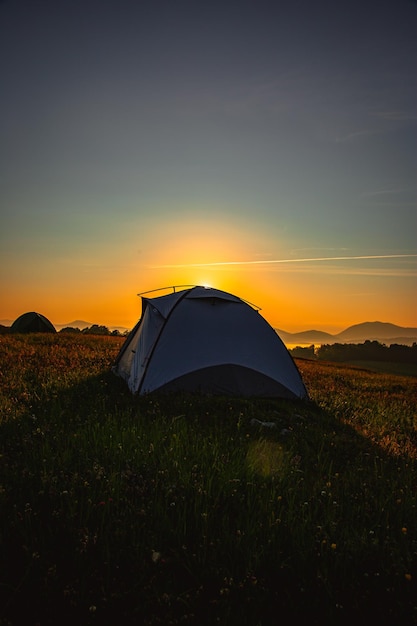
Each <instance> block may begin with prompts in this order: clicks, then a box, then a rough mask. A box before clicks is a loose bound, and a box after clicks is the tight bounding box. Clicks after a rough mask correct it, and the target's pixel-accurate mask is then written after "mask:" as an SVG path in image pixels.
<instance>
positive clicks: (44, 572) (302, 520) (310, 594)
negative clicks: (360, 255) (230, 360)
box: [0, 334, 417, 626]
mask: <svg viewBox="0 0 417 626" xmlns="http://www.w3.org/2000/svg"><path fill="white" fill-rule="evenodd" d="M122 341H123V340H122V339H120V338H117V337H95V336H85V335H84V336H73V335H62V334H59V335H56V336H48V335H29V336H23V335H22V336H19V335H17V336H2V337H1V338H0V354H1V356H0V368H1V369H0V385H1V389H0V392H1V393H0V409H1V423H0V454H1V456H0V507H1V511H0V512H1V518H0V533H1V535H0V538H1V550H2V559H1V564H0V624H1V625H2V626H5V625H6V624H8V625H11V626H15V625H18V624H32V623H33V624H35V623H37V624H41V625H45V624H57V623H61V624H65V623H68V624H70V623H71V624H75V623H77V624H86V625H87V624H106V625H107V624H109V625H110V624H126V625H130V624H149V625H150V624H183V623H185V624H207V625H211V624H215V623H220V624H241V625H243V624H247V625H253V626H256V625H262V626H267V625H269V624H271V625H272V624H276V623H278V622H279V621H280V620H288V619H294V621H297V622H299V623H300V622H301V623H305V624H307V623H308V624H339V623H340V624H352V623H353V622H355V623H356V624H365V623H368V622H369V621H370V620H371V619H372V621H378V622H379V623H380V624H387V625H388V624H394V623H398V624H404V625H408V624H410V625H411V624H413V623H415V620H416V618H417V585H416V581H417V529H416V522H417V511H416V484H417V481H416V478H417V472H416V459H417V436H416V390H417V380H416V379H415V378H412V377H408V378H402V377H399V376H393V375H386V374H376V373H370V372H367V371H363V370H360V369H358V368H346V367H342V366H336V365H334V364H326V363H317V362H310V361H301V360H300V361H298V362H297V364H298V366H299V368H300V370H301V372H302V375H303V378H304V381H305V383H306V385H307V388H308V391H309V394H310V398H311V401H310V402H308V403H304V402H289V401H271V400H243V399H230V398H229V399H228V398H218V397H210V398H207V397H200V396H193V395H190V394H177V395H175V396H162V395H158V394H156V395H150V396H148V397H145V398H134V397H132V396H131V395H130V393H129V392H128V390H127V388H126V386H125V384H124V383H123V381H121V380H120V379H118V378H116V377H114V376H113V375H112V374H111V372H110V366H111V363H112V361H113V359H114V358H115V356H116V354H117V352H118V350H119V348H120V345H121V343H122ZM259 421H260V422H273V423H274V424H275V428H267V427H265V426H262V424H259ZM28 609H29V614H30V619H29V621H28V620H27V618H26V617H25V616H26V615H27V612H28Z"/></svg>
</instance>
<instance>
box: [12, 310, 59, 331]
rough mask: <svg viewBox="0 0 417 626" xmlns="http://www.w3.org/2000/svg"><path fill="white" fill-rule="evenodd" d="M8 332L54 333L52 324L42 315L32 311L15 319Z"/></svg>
mask: <svg viewBox="0 0 417 626" xmlns="http://www.w3.org/2000/svg"><path fill="white" fill-rule="evenodd" d="M10 331H11V332H12V333H56V330H55V327H54V326H53V324H51V322H50V321H49V320H48V319H47V318H46V317H45V316H44V315H41V314H40V313H35V312H34V311H31V312H30V313H23V315H21V316H20V317H18V318H17V319H15V321H14V322H13V324H12V325H11V327H10Z"/></svg>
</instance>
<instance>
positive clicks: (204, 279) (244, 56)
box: [0, 0, 417, 332]
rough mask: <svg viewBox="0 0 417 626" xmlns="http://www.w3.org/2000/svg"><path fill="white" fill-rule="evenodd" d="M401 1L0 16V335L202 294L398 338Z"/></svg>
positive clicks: (415, 55)
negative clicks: (41, 319)
mask: <svg viewBox="0 0 417 626" xmlns="http://www.w3.org/2000/svg"><path fill="white" fill-rule="evenodd" d="M416 25H417V4H416V2H415V1H412V0H351V1H350V2H328V1H324V0H317V1H316V2H311V0H286V1H283V2H280V1H279V0H273V1H266V0H252V1H247V0H238V1H235V2H230V1H229V2H228V1H227V0H223V1H222V2H217V1H213V0H211V1H210V2H200V1H198V0H193V1H182V0H178V1H176V0H169V1H162V0H144V1H141V0H39V1H36V2H35V1H34V0H0V68H1V84H2V97H1V116H0V146H1V147H0V158H1V169H0V172H1V174H0V175H1V191H0V194H1V196H0V206H1V229H0V232H1V234H0V293H1V299H0V319H11V320H13V319H15V318H16V317H17V316H18V315H20V314H22V313H24V312H26V311H30V310H35V311H38V312H40V313H43V314H44V315H46V316H47V317H48V318H49V319H50V320H51V321H52V322H53V323H55V324H59V323H67V322H70V321H72V320H74V319H85V320H87V321H90V322H92V323H99V324H106V325H124V326H127V327H131V326H132V325H133V324H134V323H135V322H136V321H137V319H138V317H139V315H140V308H141V307H140V299H139V298H138V297H137V295H136V294H137V293H138V292H143V291H146V290H149V289H156V288H158V287H163V286H166V285H174V284H209V285H211V286H214V287H217V288H219V289H224V290H226V291H231V292H232V293H235V294H236V295H238V296H240V297H242V298H244V299H246V300H249V301H251V302H254V303H255V304H257V305H259V306H260V307H261V308H262V314H263V315H264V317H266V319H267V320H268V321H269V322H270V323H271V324H272V325H273V326H275V327H278V328H283V329H285V330H288V331H300V330H306V329H309V328H318V329H323V330H329V331H330V332H333V331H336V330H341V329H343V328H345V327H347V326H349V325H351V324H355V323H359V322H362V321H375V320H380V321H389V322H393V323H396V324H399V325H402V326H414V327H416V326H417V208H416V207H417V203H416V196H417V194H416V191H417V181H416V172H417V168H416V166H417V142H416V119H417V90H416V69H417V63H416V61H417V37H416V33H417V30H416Z"/></svg>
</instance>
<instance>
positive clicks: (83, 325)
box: [54, 320, 93, 330]
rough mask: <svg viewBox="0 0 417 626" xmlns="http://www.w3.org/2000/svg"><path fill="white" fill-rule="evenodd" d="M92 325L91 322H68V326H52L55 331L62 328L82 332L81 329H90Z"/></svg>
mask: <svg viewBox="0 0 417 626" xmlns="http://www.w3.org/2000/svg"><path fill="white" fill-rule="evenodd" d="M92 325H93V323H92V322H86V321H84V320H74V322H68V324H54V326H55V328H56V329H57V330H61V329H62V328H79V329H80V330H83V328H90V326H92Z"/></svg>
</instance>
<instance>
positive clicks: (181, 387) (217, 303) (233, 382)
mask: <svg viewBox="0 0 417 626" xmlns="http://www.w3.org/2000/svg"><path fill="white" fill-rule="evenodd" d="M113 372H114V373H115V374H117V375H119V376H121V377H122V378H123V379H124V380H125V381H126V382H127V384H128V386H129V389H130V390H131V391H132V393H134V394H139V395H143V394H147V393H151V392H153V391H156V390H158V391H161V392H171V391H191V392H199V393H208V394H214V395H228V396H246V397H251V396H253V397H269V398H294V399H295V398H307V391H306V388H305V386H304V383H303V381H302V378H301V375H300V373H299V371H298V369H297V366H296V365H295V363H294V361H293V359H292V357H291V355H290V354H289V352H288V350H287V348H286V347H285V345H284V344H283V342H282V341H281V339H280V338H279V336H278V334H277V333H276V332H275V330H274V329H273V328H272V327H271V326H270V325H269V324H268V322H267V321H266V320H265V319H264V318H263V317H262V316H261V315H260V313H259V311H258V310H256V309H255V308H254V307H252V306H251V305H250V304H248V303H247V302H245V301H243V300H241V299H240V298H238V297H236V296H234V295H231V294H229V293H226V292H225V291H220V290H218V289H211V288H206V287H192V288H189V289H185V290H182V291H175V289H174V293H170V294H168V295H164V296H158V297H154V298H145V297H142V315H141V318H140V320H139V322H138V323H137V324H136V326H135V327H134V328H133V330H132V331H131V332H130V334H129V335H128V337H127V338H126V341H125V343H124V344H123V346H122V348H121V350H120V352H119V355H118V357H117V359H116V362H115V364H114V367H113Z"/></svg>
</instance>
